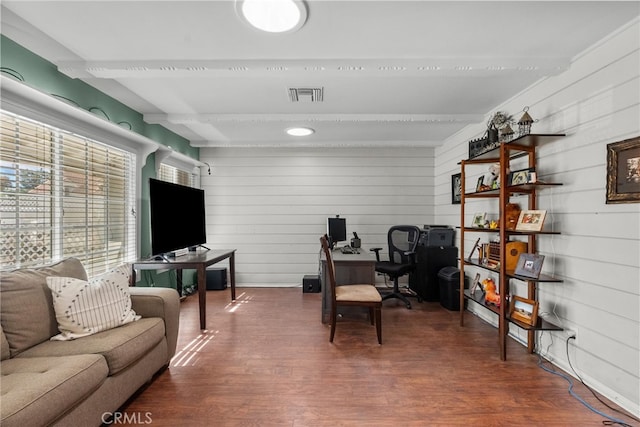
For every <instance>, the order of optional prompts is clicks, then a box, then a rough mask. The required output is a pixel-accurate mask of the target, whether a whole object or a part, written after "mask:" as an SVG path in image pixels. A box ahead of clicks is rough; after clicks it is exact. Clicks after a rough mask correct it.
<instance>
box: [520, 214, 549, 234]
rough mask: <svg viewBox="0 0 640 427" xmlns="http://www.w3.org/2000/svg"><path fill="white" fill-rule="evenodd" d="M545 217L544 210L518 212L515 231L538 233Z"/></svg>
mask: <svg viewBox="0 0 640 427" xmlns="http://www.w3.org/2000/svg"><path fill="white" fill-rule="evenodd" d="M546 216H547V211H545V210H523V211H520V216H518V222H517V223H516V231H540V230H542V226H543V225H544V219H545V217H546Z"/></svg>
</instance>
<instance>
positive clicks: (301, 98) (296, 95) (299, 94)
mask: <svg viewBox="0 0 640 427" xmlns="http://www.w3.org/2000/svg"><path fill="white" fill-rule="evenodd" d="M323 98H324V88H323V87H299V88H295V87H290V88H289V100H290V101H291V102H322V100H323Z"/></svg>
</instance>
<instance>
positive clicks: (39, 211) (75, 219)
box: [0, 110, 136, 276]
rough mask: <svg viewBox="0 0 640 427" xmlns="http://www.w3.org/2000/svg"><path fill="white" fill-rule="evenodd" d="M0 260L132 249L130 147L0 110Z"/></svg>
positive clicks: (93, 270)
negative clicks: (0, 246)
mask: <svg viewBox="0 0 640 427" xmlns="http://www.w3.org/2000/svg"><path fill="white" fill-rule="evenodd" d="M0 126H1V129H0V134H1V138H2V139H1V141H0V239H1V240H2V248H1V250H0V266H1V268H2V269H10V268H17V267H27V266H34V265H41V264H45V263H49V262H52V261H55V260H58V259H62V258H66V257H76V258H78V259H80V260H81V261H82V262H83V264H84V266H85V268H86V270H87V273H88V274H89V275H90V276H94V275H96V274H100V273H102V272H104V271H106V270H108V269H109V268H110V267H113V266H115V265H117V264H119V263H122V262H123V261H125V260H130V259H133V258H134V257H135V245H136V238H135V229H136V226H135V212H134V206H135V162H136V159H135V154H133V153H130V152H128V151H124V150H121V149H118V148H114V147H111V146H109V145H107V144H104V143H101V142H98V141H94V140H91V139H88V138H85V137H82V136H80V135H76V134H72V133H70V132H66V131H63V130H60V129H57V128H54V127H52V126H48V125H46V124H43V123H38V122H35V121H32V120H29V119H27V118H24V117H20V116H17V115H14V114H12V113H9V112H7V111H1V110H0Z"/></svg>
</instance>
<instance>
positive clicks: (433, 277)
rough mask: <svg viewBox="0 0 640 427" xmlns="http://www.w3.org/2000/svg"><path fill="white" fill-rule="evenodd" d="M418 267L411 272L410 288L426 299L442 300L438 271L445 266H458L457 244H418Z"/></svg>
mask: <svg viewBox="0 0 640 427" xmlns="http://www.w3.org/2000/svg"><path fill="white" fill-rule="evenodd" d="M416 263H417V266H416V269H415V270H414V271H413V272H411V273H410V274H409V289H411V290H413V291H414V292H415V293H417V294H418V295H419V296H420V298H422V299H423V300H425V301H440V284H439V279H438V272H439V271H440V269H442V268H443V267H457V266H458V248H457V247H455V246H418V248H417V249H416Z"/></svg>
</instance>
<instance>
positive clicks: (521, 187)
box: [459, 134, 565, 360]
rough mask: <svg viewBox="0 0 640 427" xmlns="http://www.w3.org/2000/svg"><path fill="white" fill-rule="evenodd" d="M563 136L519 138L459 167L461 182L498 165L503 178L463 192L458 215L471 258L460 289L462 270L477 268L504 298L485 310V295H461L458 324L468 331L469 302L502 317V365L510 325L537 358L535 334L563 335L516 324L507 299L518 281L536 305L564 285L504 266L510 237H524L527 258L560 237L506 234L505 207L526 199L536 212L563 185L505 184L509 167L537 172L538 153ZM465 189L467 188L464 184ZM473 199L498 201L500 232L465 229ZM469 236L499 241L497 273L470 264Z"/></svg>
mask: <svg viewBox="0 0 640 427" xmlns="http://www.w3.org/2000/svg"><path fill="white" fill-rule="evenodd" d="M563 136H565V135H564V134H530V135H524V136H521V137H519V138H516V139H514V140H512V141H509V142H503V143H502V144H500V145H499V146H498V147H495V148H493V149H492V150H490V151H487V152H485V153H482V154H480V155H478V156H475V157H473V158H470V159H467V160H462V161H461V162H460V163H459V164H460V165H461V178H462V179H463V182H464V181H465V180H466V179H467V178H466V168H468V167H475V166H478V165H480V166H481V165H486V164H493V163H496V164H499V165H500V176H499V184H500V185H499V188H495V189H490V190H485V191H475V192H468V193H465V192H464V191H463V194H462V201H461V209H460V227H459V229H460V231H461V237H460V254H461V257H463V256H467V258H465V259H461V260H460V270H461V274H460V281H461V282H460V288H461V289H464V280H465V279H464V277H465V274H464V269H465V267H474V268H480V269H484V270H486V271H491V272H494V273H496V274H497V275H498V281H499V283H498V292H499V294H500V306H495V305H493V304H486V303H485V300H484V294H483V292H482V291H476V292H475V293H474V294H473V295H472V294H471V293H470V292H469V291H468V290H467V291H465V292H463V293H461V294H460V324H461V325H464V312H465V309H464V307H465V304H464V300H465V299H466V300H470V301H473V302H475V303H477V304H478V305H480V306H482V307H484V308H485V309H488V310H490V311H491V312H493V313H495V314H496V315H497V316H498V331H499V346H500V358H501V359H502V360H506V358H507V353H506V339H507V335H508V332H509V328H508V325H509V324H513V325H516V326H518V327H519V328H522V329H524V330H526V331H527V332H528V334H527V347H528V350H529V352H533V350H534V347H535V334H534V333H535V331H543V330H545V331H546V330H553V331H558V330H562V328H561V327H560V326H557V325H555V324H553V323H552V322H549V321H548V320H546V319H544V318H542V317H541V316H539V317H538V319H537V322H536V324H535V325H528V324H526V323H523V322H521V321H519V320H516V319H512V318H511V317H510V316H509V307H508V306H509V298H510V281H511V280H512V279H513V280H520V281H523V282H525V283H526V284H527V295H526V299H529V300H533V301H537V287H538V285H539V284H541V283H551V284H553V283H561V282H562V280H561V279H559V278H556V277H553V276H551V275H548V274H541V275H540V276H539V277H537V278H530V277H525V276H521V275H517V274H515V272H514V271H513V270H507V269H506V267H505V265H506V263H505V261H506V256H505V252H506V242H508V241H509V238H510V237H512V236H520V237H526V238H527V247H528V249H527V251H528V252H529V253H536V252H537V239H538V238H542V237H543V236H547V235H557V234H560V232H558V231H547V230H544V229H543V230H541V231H521V230H508V229H507V228H506V225H507V222H506V219H505V215H504V212H505V210H506V205H507V203H509V202H510V198H511V197H514V196H515V197H522V196H524V197H525V198H526V208H523V209H530V210H536V209H538V208H537V195H538V191H543V190H544V189H546V188H553V187H558V186H561V185H562V184H561V183H555V182H553V183H552V182H542V181H537V182H532V183H524V184H518V185H509V184H508V183H507V176H508V172H507V171H508V170H510V162H511V161H512V160H514V159H517V158H522V157H526V158H527V160H528V165H529V166H528V167H530V168H535V167H536V151H537V148H538V147H541V146H543V145H545V144H548V143H552V142H554V141H556V140H557V139H559V138H562V137H563ZM463 188H464V184H463ZM470 199H497V201H498V203H499V215H500V219H499V227H498V228H493V229H492V228H480V227H468V226H465V225H464V224H465V222H464V221H465V204H466V203H467V200H470ZM466 233H495V234H498V235H499V242H500V260H499V263H498V265H497V266H496V267H490V266H488V265H485V264H483V263H481V262H479V261H478V260H477V259H475V260H474V259H472V258H470V257H469V256H468V255H467V254H466V253H465V244H464V242H465V234H466Z"/></svg>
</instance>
